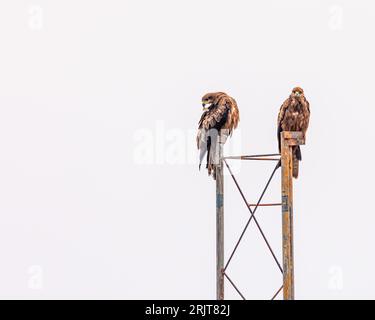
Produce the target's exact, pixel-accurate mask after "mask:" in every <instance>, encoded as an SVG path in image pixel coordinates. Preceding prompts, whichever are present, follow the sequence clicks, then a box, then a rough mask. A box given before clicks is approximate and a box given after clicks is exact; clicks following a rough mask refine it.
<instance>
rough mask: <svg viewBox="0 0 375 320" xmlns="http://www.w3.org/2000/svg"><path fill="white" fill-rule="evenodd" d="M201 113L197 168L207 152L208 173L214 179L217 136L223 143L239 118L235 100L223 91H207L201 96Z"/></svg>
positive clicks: (217, 149)
mask: <svg viewBox="0 0 375 320" xmlns="http://www.w3.org/2000/svg"><path fill="white" fill-rule="evenodd" d="M202 106H203V114H202V116H201V119H200V120H199V123H198V135H197V146H198V149H199V150H200V155H199V169H200V168H201V164H202V160H203V158H204V156H205V154H206V153H207V164H206V168H207V170H208V175H211V174H212V176H213V178H214V179H216V170H215V168H216V165H217V164H218V161H219V159H218V151H219V148H218V143H219V137H220V138H221V142H222V143H224V142H225V141H226V138H227V137H228V136H229V135H231V134H232V132H233V129H235V128H237V125H238V122H239V120H240V116H239V111H238V107H237V103H236V101H235V100H234V99H233V98H232V97H230V96H228V95H227V94H226V93H224V92H215V93H207V94H205V95H204V96H203V98H202Z"/></svg>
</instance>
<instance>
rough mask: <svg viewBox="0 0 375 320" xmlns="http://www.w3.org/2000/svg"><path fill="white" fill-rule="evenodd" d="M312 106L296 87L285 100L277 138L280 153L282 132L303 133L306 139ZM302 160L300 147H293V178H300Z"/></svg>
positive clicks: (281, 109) (301, 90)
mask: <svg viewBox="0 0 375 320" xmlns="http://www.w3.org/2000/svg"><path fill="white" fill-rule="evenodd" d="M309 119H310V106H309V102H308V101H307V100H306V98H305V95H304V92H303V89H302V88H299V87H296V88H294V89H293V91H292V93H291V95H290V96H289V98H288V99H286V100H285V102H284V103H283V105H282V106H281V108H280V111H279V116H278V119H277V127H278V128H277V138H278V140H279V152H281V141H280V139H281V137H280V133H281V132H282V131H302V133H303V135H304V137H306V131H307V128H308V126H309ZM301 160H302V154H301V149H300V147H299V146H296V147H293V177H294V178H298V165H299V161H301Z"/></svg>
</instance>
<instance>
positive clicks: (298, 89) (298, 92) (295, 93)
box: [292, 87, 303, 98]
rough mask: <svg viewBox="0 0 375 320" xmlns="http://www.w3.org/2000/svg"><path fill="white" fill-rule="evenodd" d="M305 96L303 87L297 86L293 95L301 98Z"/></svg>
mask: <svg viewBox="0 0 375 320" xmlns="http://www.w3.org/2000/svg"><path fill="white" fill-rule="evenodd" d="M301 96H303V89H302V88H301V87H295V88H294V89H293V91H292V97H294V98H299V97H301Z"/></svg>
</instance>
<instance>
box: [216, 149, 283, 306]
mask: <svg viewBox="0 0 375 320" xmlns="http://www.w3.org/2000/svg"><path fill="white" fill-rule="evenodd" d="M270 156H271V157H274V156H279V154H267V155H252V156H239V157H224V158H223V162H224V164H225V166H226V167H227V169H228V171H229V173H230V175H231V177H232V179H233V181H234V183H235V185H236V187H237V189H238V191H239V193H240V195H241V197H242V199H243V201H244V203H245V205H246V207H247V209H248V210H249V212H250V217H249V219H248V220H247V222H246V224H245V227H244V228H243V230H242V232H241V235H240V237H239V239H238V241H237V242H236V244H235V246H234V249H233V250H232V252H231V254H230V256H229V259H228V261H227V263H226V264H225V267H224V269H223V275H224V276H225V277H226V278H227V280H228V281H229V283H230V284H231V285H232V286H233V288H234V289H235V290H236V292H237V293H238V294H239V295H240V297H241V298H242V299H243V300H246V299H245V297H244V295H243V294H242V293H241V291H240V290H239V289H238V287H237V286H236V285H235V284H234V282H233V280H232V279H231V278H229V276H228V274H227V269H228V267H229V265H230V263H231V261H232V259H233V257H234V255H235V253H236V251H237V249H238V247H239V245H240V243H241V241H242V239H243V237H244V235H245V233H246V231H247V229H248V227H249V225H250V222H251V221H252V220H254V222H255V224H256V226H257V228H258V230H259V232H260V234H261V236H262V238H263V240H264V242H265V243H266V245H267V248H268V250H269V252H270V253H271V255H272V257H273V259H274V261H275V263H276V264H277V267H278V269H279V270H280V272H281V273H283V269H282V267H281V264H280V262H279V261H278V259H277V257H276V255H275V253H274V251H273V249H272V247H271V245H270V243H269V241H268V239H267V237H266V235H265V234H264V231H263V229H262V228H261V226H260V224H259V222H258V220H257V218H256V217H255V213H256V211H257V209H258V207H266V206H281V203H264V204H261V201H262V199H263V197H264V194H265V193H266V191H267V189H268V187H269V185H270V183H271V181H272V179H273V177H274V176H275V173H276V171H277V169H278V168H279V167H280V165H279V162H280V157H278V158H268V157H270ZM227 159H240V160H273V161H277V162H278V163H277V165H276V166H275V167H274V169H273V171H272V173H271V175H270V177H269V179H268V180H267V183H266V185H265V187H264V189H263V191H262V193H261V195H260V197H259V199H258V201H257V203H256V204H249V202H248V201H247V199H246V197H245V195H244V193H243V191H242V189H241V187H240V185H239V183H238V181H237V179H236V177H235V176H234V174H233V171H232V169H231V168H230V166H229V164H228V162H227V161H226V160H227ZM252 207H254V209H252ZM282 288H283V286H281V288H280V289H278V290H277V291H276V293H275V294H274V295H273V296H272V298H271V300H274V299H275V298H276V297H277V295H278V294H279V293H280V292H281V290H282Z"/></svg>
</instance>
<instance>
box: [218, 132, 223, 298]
mask: <svg viewBox="0 0 375 320" xmlns="http://www.w3.org/2000/svg"><path fill="white" fill-rule="evenodd" d="M218 141H219V143H218V148H219V151H218V165H217V168H216V299H217V300H224V174H223V171H224V170H223V169H224V168H223V141H222V140H221V136H219V139H218Z"/></svg>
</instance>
